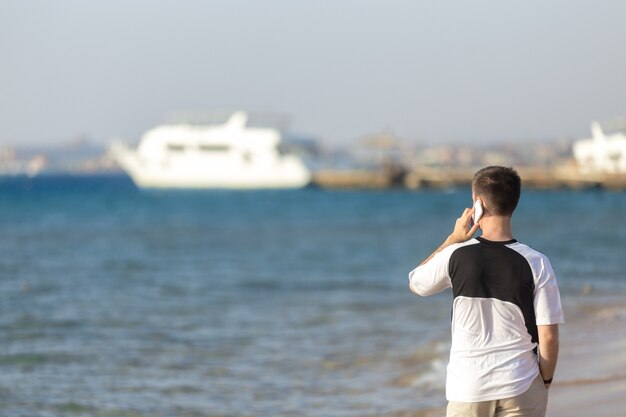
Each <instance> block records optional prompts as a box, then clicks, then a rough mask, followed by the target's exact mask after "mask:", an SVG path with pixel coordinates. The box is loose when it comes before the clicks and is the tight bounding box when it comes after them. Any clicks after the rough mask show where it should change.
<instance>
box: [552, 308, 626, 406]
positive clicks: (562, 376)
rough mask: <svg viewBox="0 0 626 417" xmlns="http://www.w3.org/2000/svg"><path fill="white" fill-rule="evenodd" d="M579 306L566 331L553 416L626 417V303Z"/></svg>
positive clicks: (570, 315)
mask: <svg viewBox="0 0 626 417" xmlns="http://www.w3.org/2000/svg"><path fill="white" fill-rule="evenodd" d="M565 301H566V302H567V300H565ZM578 301H579V305H578V306H577V307H576V308H575V309H569V310H570V311H569V314H568V315H567V316H566V321H567V323H566V324H565V325H562V326H561V352H560V356H559V364H558V367H557V374H556V376H555V382H554V384H553V386H552V388H551V389H550V400H549V405H548V413H547V415H548V416H550V417H560V416H569V417H576V416H581V417H582V416H585V417H587V416H594V417H615V416H619V415H624V410H626V355H625V354H624V352H625V351H626V299H624V298H611V299H604V298H597V297H593V299H589V301H585V300H584V299H582V300H581V299H578ZM581 301H582V302H581ZM566 313H567V311H566Z"/></svg>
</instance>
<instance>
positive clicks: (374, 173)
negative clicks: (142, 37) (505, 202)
mask: <svg viewBox="0 0 626 417" xmlns="http://www.w3.org/2000/svg"><path fill="white" fill-rule="evenodd" d="M478 169H479V168H478V167H476V168H415V169H412V170H406V171H405V170H399V169H395V170H389V169H381V170H364V169H363V170H356V169H355V170H322V171H317V172H315V173H314V174H313V180H312V183H313V184H314V185H316V186H319V187H321V188H329V189H387V188H407V189H412V190H417V189H445V188H453V187H464V186H470V185H471V183H472V177H473V176H474V173H475V172H476V171H477V170H478ZM516 169H517V171H518V173H519V174H520V177H521V178H522V184H523V186H524V187H525V188H529V189H590V188H601V189H608V190H615V191H623V190H626V174H610V173H599V172H588V173H585V172H581V171H580V170H579V169H578V167H576V166H557V167H554V168H537V167H522V168H516Z"/></svg>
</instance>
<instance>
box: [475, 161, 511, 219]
mask: <svg viewBox="0 0 626 417" xmlns="http://www.w3.org/2000/svg"><path fill="white" fill-rule="evenodd" d="M472 188H473V190H474V194H476V195H477V196H482V197H483V198H485V199H486V200H487V201H488V202H489V203H490V205H491V211H492V212H493V214H495V215H496V216H510V215H512V214H513V211H515V207H517V202H518V201H519V196H520V192H521V188H522V181H521V179H520V177H519V175H518V174H517V171H515V170H514V169H513V168H506V167H500V166H489V167H486V168H483V169H481V170H480V171H478V172H476V174H474V179H473V181H472Z"/></svg>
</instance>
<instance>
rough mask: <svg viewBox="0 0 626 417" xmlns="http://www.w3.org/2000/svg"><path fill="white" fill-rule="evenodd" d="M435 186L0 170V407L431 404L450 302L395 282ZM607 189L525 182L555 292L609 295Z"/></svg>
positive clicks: (616, 210) (182, 409)
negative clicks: (339, 187)
mask: <svg viewBox="0 0 626 417" xmlns="http://www.w3.org/2000/svg"><path fill="white" fill-rule="evenodd" d="M470 204H471V195H470V191H469V189H452V190H447V191H419V192H412V191H405V190H388V191H326V190H321V189H315V188H307V189H304V190H297V191H237V192H235V191H203V192H172V191H169V192H142V191H139V190H137V189H136V188H135V187H134V185H133V184H132V183H131V182H130V180H129V179H127V178H126V177H123V176H112V177H37V178H34V179H27V178H11V179H7V178H5V179H0V254H1V255H0V415H3V416H4V415H6V416H82V415H85V416H295V415H297V416H325V417H333V416H370V415H371V416H374V415H400V414H401V413H406V412H414V411H415V410H419V409H427V408H430V407H438V406H441V405H442V404H443V401H444V398H443V383H444V375H445V361H446V353H447V352H446V350H447V343H448V342H447V338H448V335H449V328H448V326H449V317H450V301H451V300H450V298H451V294H450V293H444V294H441V295H438V296H435V297H431V298H428V299H422V298H419V297H416V296H413V295H412V294H411V293H410V292H409V291H408V288H407V284H408V281H407V274H408V272H409V271H410V270H411V269H412V268H413V267H414V266H415V265H417V264H418V263H419V262H420V261H421V260H422V259H423V258H425V257H426V256H428V255H429V254H430V252H431V251H432V250H433V249H434V248H436V247H437V246H438V245H439V244H440V243H441V241H443V239H444V238H445V236H446V235H447V234H448V233H449V232H450V230H451V228H452V225H453V224H454V220H455V219H456V217H457V216H458V215H459V214H460V213H461V212H462V210H463V209H464V208H465V207H468V206H469V205H470ZM625 219H626V193H616V192H607V191H599V190H590V191H550V192H548V191H528V192H525V194H524V195H523V198H522V200H521V202H520V205H519V207H518V211H517V212H516V215H515V217H514V233H515V235H516V238H517V239H518V240H520V241H523V242H524V243H528V244H530V245H531V246H533V247H535V248H536V249H538V250H541V251H542V252H544V253H546V254H547V255H548V256H549V257H550V259H551V261H552V264H553V266H554V268H555V270H556V272H557V274H558V277H559V284H560V286H561V291H562V293H563V294H564V295H565V296H567V297H570V298H568V300H569V299H571V300H574V301H573V302H575V300H576V297H577V296H578V295H577V294H578V293H580V291H581V288H585V289H586V290H585V291H586V292H588V291H589V289H591V290H592V291H593V292H594V293H595V294H600V295H602V294H605V293H606V294H615V293H624V292H626V277H625V276H624V271H625V270H626V257H624V247H625V244H626V227H624V220H625Z"/></svg>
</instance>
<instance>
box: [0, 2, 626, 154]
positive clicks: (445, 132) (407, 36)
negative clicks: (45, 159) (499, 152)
mask: <svg viewBox="0 0 626 417" xmlns="http://www.w3.org/2000/svg"><path fill="white" fill-rule="evenodd" d="M231 109H232V110H234V109H244V110H249V111H256V112H276V113H281V114H288V115H290V120H291V124H290V130H291V131H293V132H298V133H300V134H303V135H308V136H311V137H315V138H317V139H319V140H320V141H322V142H326V143H329V144H348V143H352V142H353V141H354V140H355V139H357V138H359V137H361V136H363V135H367V134H375V133H381V132H390V133H394V134H396V135H398V136H399V137H402V138H404V139H406V140H408V141H411V142H415V143H428V144H437V143H472V142H480V143H491V142H499V141H511V140H543V139H546V140H550V139H557V138H576V137H588V136H589V123H590V121H591V120H594V119H597V120H600V121H610V120H613V119H614V118H617V117H623V116H626V2H623V1H608V0H607V1H604V0H601V1H598V0H593V1H578V0H555V1H535V0H531V1H515V2H513V1H480V0H478V1H445V0H438V1H418V0H382V1H368V0H311V1H305V0H264V1H260V0H257V1H243V0H229V1H210V0H204V1H191V0H176V1H169V0H168V1H157V0H101V1H98V0H90V1H85V0H62V1H49V0H42V1H31V0H0V145H3V144H12V145H25V144H44V145H54V144H62V143H66V142H68V141H71V140H73V139H75V138H77V137H81V136H86V137H89V138H91V139H92V140H93V141H96V142H99V143H103V144H104V143H107V142H108V141H110V140H111V139H112V138H114V137H118V138H123V139H127V140H130V141H136V140H137V139H138V138H139V137H140V136H141V134H142V133H143V132H144V131H146V130H147V129H149V128H151V127H153V126H155V125H157V124H159V123H161V122H163V121H164V120H165V119H166V118H167V116H168V115H170V114H172V113H173V112H176V111H180V110H208V111H223V110H231Z"/></svg>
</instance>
